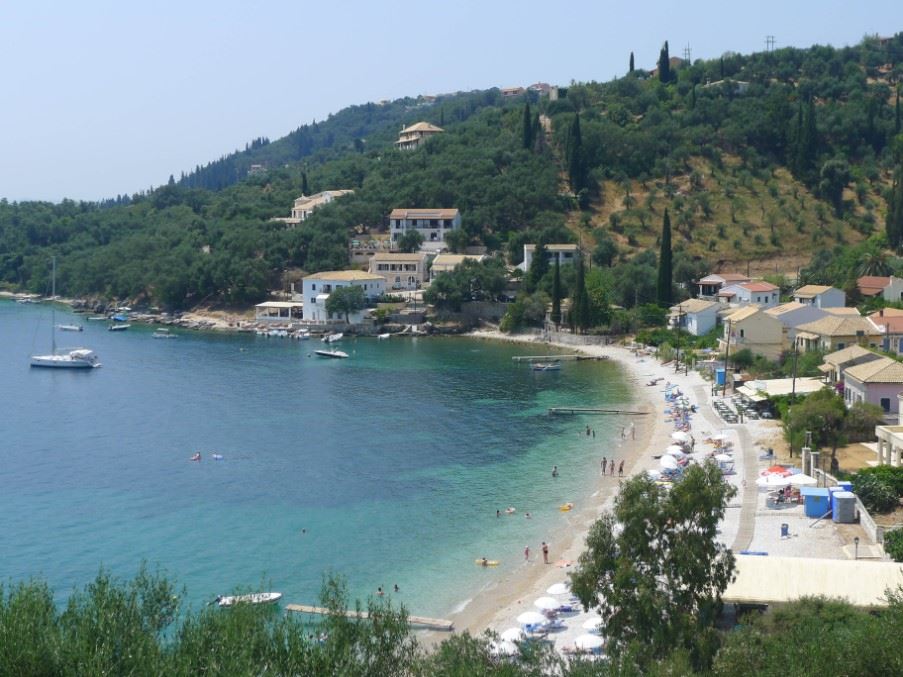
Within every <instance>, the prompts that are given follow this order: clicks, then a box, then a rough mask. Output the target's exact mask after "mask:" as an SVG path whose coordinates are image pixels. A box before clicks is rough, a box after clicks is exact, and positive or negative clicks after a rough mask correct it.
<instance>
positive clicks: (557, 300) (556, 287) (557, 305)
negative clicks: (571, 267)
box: [551, 256, 561, 329]
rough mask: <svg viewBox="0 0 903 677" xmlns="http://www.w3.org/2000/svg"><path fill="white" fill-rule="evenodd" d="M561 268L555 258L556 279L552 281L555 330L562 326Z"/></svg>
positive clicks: (552, 318)
mask: <svg viewBox="0 0 903 677" xmlns="http://www.w3.org/2000/svg"><path fill="white" fill-rule="evenodd" d="M560 268H561V266H560V264H559V262H558V257H557V256H556V257H555V277H554V278H553V280H552V317H551V320H552V324H554V325H555V329H558V326H559V325H560V324H561V270H560Z"/></svg>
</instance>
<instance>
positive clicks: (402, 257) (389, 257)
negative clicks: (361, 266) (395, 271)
mask: <svg viewBox="0 0 903 677" xmlns="http://www.w3.org/2000/svg"><path fill="white" fill-rule="evenodd" d="M425 258H426V254H425V253H423V252H420V253H414V254H400V253H396V254H393V253H391V252H377V253H376V254H374V255H373V256H372V257H371V258H370V260H371V261H422V260H423V259H425Z"/></svg>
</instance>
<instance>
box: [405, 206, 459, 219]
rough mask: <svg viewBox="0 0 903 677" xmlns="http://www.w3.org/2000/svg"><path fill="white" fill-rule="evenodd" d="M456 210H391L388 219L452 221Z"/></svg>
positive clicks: (456, 212) (456, 213)
mask: <svg viewBox="0 0 903 677" xmlns="http://www.w3.org/2000/svg"><path fill="white" fill-rule="evenodd" d="M457 215H458V210H457V209H441V208H440V209H393V210H392V213H391V214H389V218H390V219H453V218H455V217H456V216H457Z"/></svg>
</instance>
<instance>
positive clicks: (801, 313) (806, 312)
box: [765, 301, 827, 350]
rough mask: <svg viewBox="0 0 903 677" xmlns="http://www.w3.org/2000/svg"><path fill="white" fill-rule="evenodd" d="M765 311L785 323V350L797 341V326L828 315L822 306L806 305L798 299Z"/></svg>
mask: <svg viewBox="0 0 903 677" xmlns="http://www.w3.org/2000/svg"><path fill="white" fill-rule="evenodd" d="M765 313H766V314H768V315H771V316H772V317H774V318H776V319H777V320H778V321H779V322H780V323H781V324H782V325H783V327H784V341H783V344H784V350H788V349H789V348H791V347H793V344H794V342H795V341H796V328H797V327H799V326H800V325H801V324H806V323H807V322H814V321H815V320H818V319H820V318H822V317H825V316H827V313H826V312H825V311H824V310H822V309H821V308H816V307H815V306H813V305H804V304H802V303H799V302H797V301H790V302H789V303H782V304H781V305H779V306H774V307H773V308H768V309H767V310H766V311H765Z"/></svg>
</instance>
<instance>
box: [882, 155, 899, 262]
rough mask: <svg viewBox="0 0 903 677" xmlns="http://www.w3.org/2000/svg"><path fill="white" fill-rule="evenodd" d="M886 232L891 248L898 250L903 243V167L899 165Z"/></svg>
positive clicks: (888, 207)
mask: <svg viewBox="0 0 903 677" xmlns="http://www.w3.org/2000/svg"><path fill="white" fill-rule="evenodd" d="M884 232H885V233H886V235H887V243H888V244H889V245H890V247H891V249H893V250H894V251H897V250H899V249H900V245H901V244H903V167H901V166H900V165H898V166H897V169H896V171H895V172H894V180H893V183H892V184H891V188H890V193H889V197H888V202H887V214H886V215H885V217H884Z"/></svg>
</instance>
